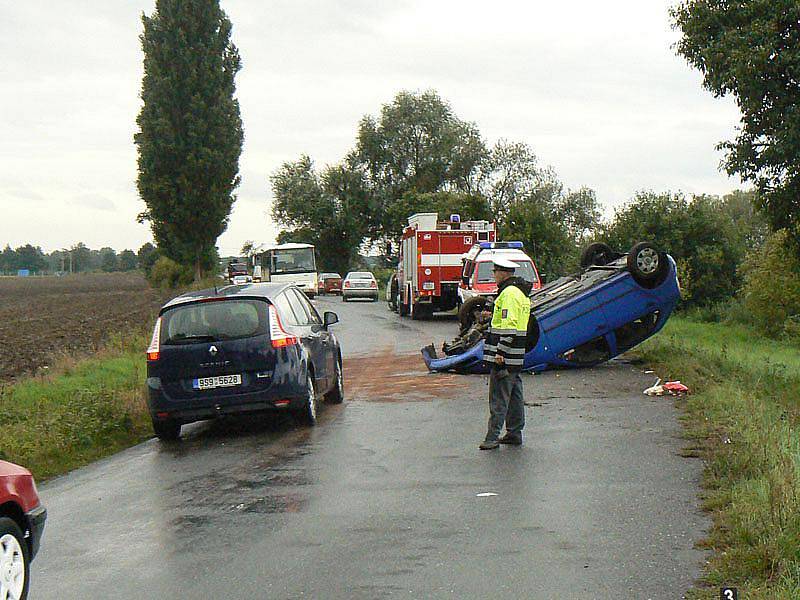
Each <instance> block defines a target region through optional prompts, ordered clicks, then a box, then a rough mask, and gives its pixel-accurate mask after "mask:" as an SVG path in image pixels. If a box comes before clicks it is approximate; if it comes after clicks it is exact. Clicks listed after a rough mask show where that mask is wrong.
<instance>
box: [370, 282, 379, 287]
mask: <svg viewBox="0 0 800 600" xmlns="http://www.w3.org/2000/svg"><path fill="white" fill-rule="evenodd" d="M369 287H371V288H377V287H378V282H377V281H372V282H370V284H369Z"/></svg>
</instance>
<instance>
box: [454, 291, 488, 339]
mask: <svg viewBox="0 0 800 600" xmlns="http://www.w3.org/2000/svg"><path fill="white" fill-rule="evenodd" d="M489 302H490V301H489V299H488V298H484V297H483V296H473V297H472V298H468V299H467V301H466V302H464V303H463V304H462V305H461V308H460V309H459V310H458V322H459V324H460V325H461V334H462V335H463V334H464V333H466V331H467V330H468V329H469V328H470V327H472V326H473V325H474V324H475V321H477V320H478V316H479V315H480V314H481V313H482V312H483V311H484V310H486V309H487V308H488V307H489Z"/></svg>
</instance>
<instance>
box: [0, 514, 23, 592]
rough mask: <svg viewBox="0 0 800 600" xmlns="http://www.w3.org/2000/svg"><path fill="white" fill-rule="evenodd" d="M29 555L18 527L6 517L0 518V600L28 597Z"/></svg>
mask: <svg viewBox="0 0 800 600" xmlns="http://www.w3.org/2000/svg"><path fill="white" fill-rule="evenodd" d="M29 578H30V555H29V552H28V544H27V543H26V542H25V536H24V535H23V533H22V530H20V528H19V525H17V523H16V522H15V521H14V520H13V519H9V518H8V517H2V518H0V598H3V600H5V599H6V598H8V599H9V600H11V599H13V600H23V599H24V598H27V597H28V586H29V583H30V581H29Z"/></svg>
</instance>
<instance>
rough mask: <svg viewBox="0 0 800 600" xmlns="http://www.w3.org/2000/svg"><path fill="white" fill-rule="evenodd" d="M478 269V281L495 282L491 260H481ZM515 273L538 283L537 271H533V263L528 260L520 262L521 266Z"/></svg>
mask: <svg viewBox="0 0 800 600" xmlns="http://www.w3.org/2000/svg"><path fill="white" fill-rule="evenodd" d="M477 270H478V275H477V280H476V283H493V282H494V275H492V262H491V261H484V262H479V263H478V269H477ZM514 275H516V276H517V277H521V278H522V279H525V280H526V281H530V282H531V283H536V273H534V271H533V265H531V263H529V262H527V261H525V262H520V263H519V267H517V270H516V271H514Z"/></svg>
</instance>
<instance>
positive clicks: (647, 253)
mask: <svg viewBox="0 0 800 600" xmlns="http://www.w3.org/2000/svg"><path fill="white" fill-rule="evenodd" d="M627 265H628V271H629V272H630V274H631V276H632V277H633V278H634V279H635V280H636V282H637V283H638V284H639V285H642V286H644V287H648V288H653V287H655V286H657V285H660V284H661V283H663V281H664V279H665V278H666V276H667V272H668V270H667V269H668V265H667V255H666V253H664V252H659V250H658V248H656V246H655V244H652V243H650V242H639V243H638V244H636V245H635V246H634V247H633V248H631V251H630V252H629V253H628V259H627Z"/></svg>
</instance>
